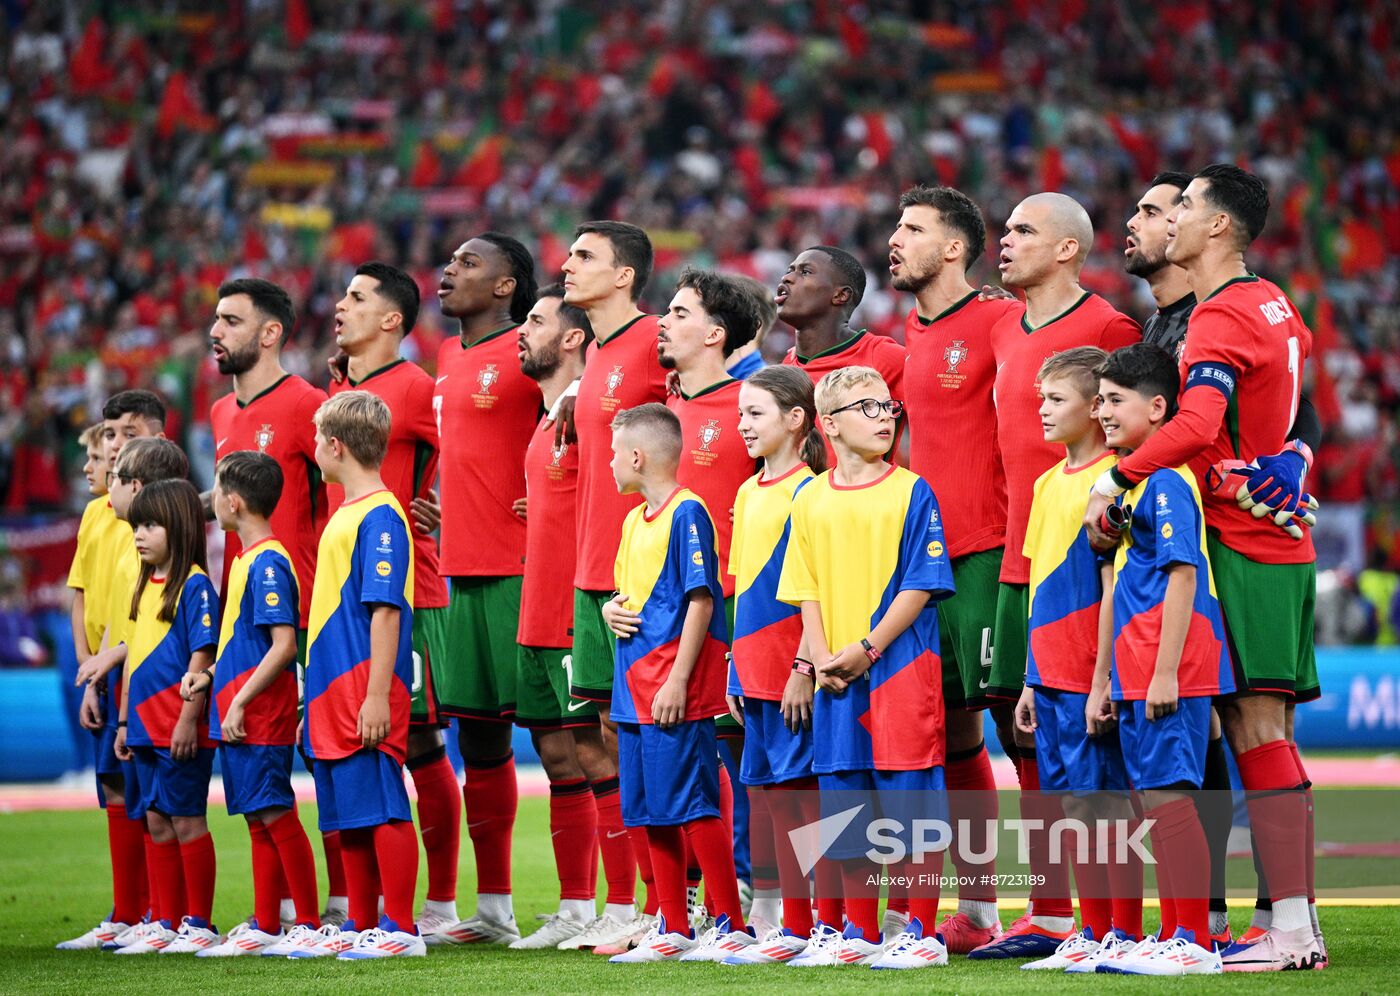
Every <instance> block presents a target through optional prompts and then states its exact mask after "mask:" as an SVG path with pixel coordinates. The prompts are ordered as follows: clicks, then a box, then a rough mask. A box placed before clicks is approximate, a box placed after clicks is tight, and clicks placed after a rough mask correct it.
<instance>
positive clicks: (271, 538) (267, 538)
mask: <svg viewBox="0 0 1400 996" xmlns="http://www.w3.org/2000/svg"><path fill="white" fill-rule="evenodd" d="M275 542H277V537H276V536H273V535H268V536H264V537H263V538H262V539H260V540H258V541H257V542H256V543H254V544H253V545H252V546H245V547H244V548H243V549H242V550H240V551H239V552H240V553H251V552H252V551H254V550H256V549H257V548H258V547H260V546H262V545H263V544H264V543H275Z"/></svg>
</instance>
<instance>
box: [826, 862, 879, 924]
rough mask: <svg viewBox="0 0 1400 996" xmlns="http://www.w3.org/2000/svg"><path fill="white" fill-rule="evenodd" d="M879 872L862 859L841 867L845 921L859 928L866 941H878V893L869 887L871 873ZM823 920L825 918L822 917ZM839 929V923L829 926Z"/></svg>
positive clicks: (875, 866) (877, 868)
mask: <svg viewBox="0 0 1400 996" xmlns="http://www.w3.org/2000/svg"><path fill="white" fill-rule="evenodd" d="M877 870H880V868H879V866H878V865H873V864H871V863H870V862H869V861H866V860H864V859H858V860H855V861H846V862H843V863H842V865H841V887H842V892H843V893H844V894H845V900H846V919H847V920H848V921H850V922H851V923H853V924H855V925H856V926H857V927H859V928H860V932H861V934H862V935H864V937H865V939H866V940H867V941H871V942H872V943H875V942H878V941H879V940H880V893H879V890H878V889H872V888H871V886H870V876H871V874H872V872H874V871H877ZM823 920H825V917H823ZM830 926H831V927H833V928H839V927H840V926H841V922H840V921H839V920H838V921H837V922H836V923H833V924H830Z"/></svg>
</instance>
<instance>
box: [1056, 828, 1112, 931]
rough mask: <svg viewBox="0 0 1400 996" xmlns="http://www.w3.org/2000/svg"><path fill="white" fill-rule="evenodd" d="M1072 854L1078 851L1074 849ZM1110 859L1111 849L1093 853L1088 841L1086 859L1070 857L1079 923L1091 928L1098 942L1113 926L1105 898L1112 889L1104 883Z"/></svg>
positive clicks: (1107, 900) (1108, 904)
mask: <svg viewBox="0 0 1400 996" xmlns="http://www.w3.org/2000/svg"><path fill="white" fill-rule="evenodd" d="M1091 832H1092V831H1091ZM1067 843H1068V842H1067ZM1074 853H1078V851H1077V849H1075V851H1074ZM1111 860H1112V851H1110V852H1109V853H1108V854H1107V855H1102V856H1097V855H1095V854H1094V844H1093V842H1090V844H1089V860H1088V861H1079V860H1078V859H1074V860H1073V864H1074V884H1075V890H1076V891H1077V892H1078V894H1079V923H1080V926H1082V927H1087V928H1089V929H1090V930H1091V931H1093V932H1094V939H1095V940H1098V941H1101V940H1103V939H1104V938H1105V937H1107V936H1108V931H1109V928H1110V927H1112V926H1113V901H1112V900H1111V899H1110V898H1109V897H1110V896H1111V895H1112V890H1111V889H1110V887H1109V884H1108V862H1109V861H1111Z"/></svg>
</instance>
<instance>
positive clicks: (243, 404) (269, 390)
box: [233, 373, 291, 408]
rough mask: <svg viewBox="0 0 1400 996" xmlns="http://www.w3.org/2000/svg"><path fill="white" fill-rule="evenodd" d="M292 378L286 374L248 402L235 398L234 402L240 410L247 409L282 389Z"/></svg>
mask: <svg viewBox="0 0 1400 996" xmlns="http://www.w3.org/2000/svg"><path fill="white" fill-rule="evenodd" d="M290 376H291V374H289V373H284V374H283V375H282V376H281V377H278V378H277V379H276V380H275V381H273V382H272V383H271V384H269V385H267V387H265V388H263V389H262V390H261V391H259V392H258V393H257V394H255V395H253V396H252V397H251V398H249V399H248V400H247V401H239V400H238V398H236V397H235V398H234V399H233V400H234V403H235V404H237V405H238V407H239V408H247V407H248V406H249V405H251V404H252V403H253V402H254V401H257V400H258V399H259V398H265V397H267V396H268V395H269V394H271V393H272V392H273V391H275V390H277V389H278V388H279V387H281V386H282V385H283V384H284V383H286V381H287V378H288V377H290Z"/></svg>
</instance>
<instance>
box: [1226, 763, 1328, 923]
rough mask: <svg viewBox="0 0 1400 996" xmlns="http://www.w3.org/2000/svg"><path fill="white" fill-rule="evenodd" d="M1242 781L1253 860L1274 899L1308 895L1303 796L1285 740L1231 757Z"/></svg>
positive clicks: (1305, 814) (1305, 813)
mask: <svg viewBox="0 0 1400 996" xmlns="http://www.w3.org/2000/svg"><path fill="white" fill-rule="evenodd" d="M1235 762H1236V763H1237V764H1238V765H1239V769H1240V781H1241V782H1243V783H1244V788H1245V793H1246V803H1247V805H1248V806H1249V822H1250V825H1251V826H1252V827H1253V829H1254V838H1255V841H1256V842H1257V844H1258V847H1259V862H1260V864H1262V865H1263V867H1264V877H1265V878H1266V879H1268V883H1269V898H1270V899H1273V900H1275V901H1277V900H1280V899H1290V898H1292V897H1294V896H1306V895H1307V894H1308V872H1307V869H1308V866H1309V865H1310V864H1311V863H1312V862H1310V861H1308V860H1307V857H1308V855H1307V831H1308V819H1307V812H1306V806H1307V799H1306V798H1305V797H1304V794H1303V792H1301V791H1298V788H1299V785H1300V782H1299V778H1298V775H1299V772H1298V766H1297V764H1296V763H1295V762H1294V760H1293V753H1292V748H1291V746H1290V745H1289V743H1288V741H1286V740H1275V741H1273V742H1271V743H1267V744H1263V745H1261V746H1259V747H1255V748H1254V749H1253V750H1247V751H1245V752H1244V753H1243V754H1239V755H1237V756H1236V757H1235Z"/></svg>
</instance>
